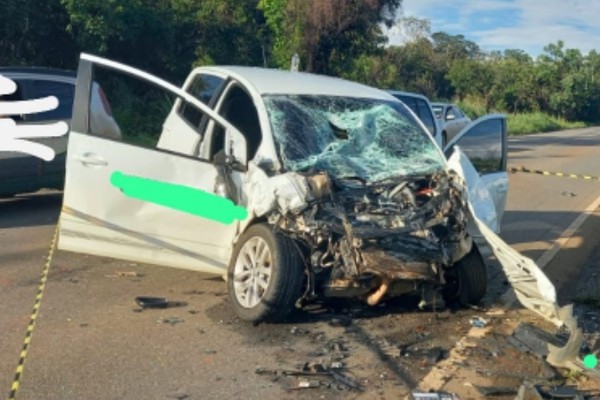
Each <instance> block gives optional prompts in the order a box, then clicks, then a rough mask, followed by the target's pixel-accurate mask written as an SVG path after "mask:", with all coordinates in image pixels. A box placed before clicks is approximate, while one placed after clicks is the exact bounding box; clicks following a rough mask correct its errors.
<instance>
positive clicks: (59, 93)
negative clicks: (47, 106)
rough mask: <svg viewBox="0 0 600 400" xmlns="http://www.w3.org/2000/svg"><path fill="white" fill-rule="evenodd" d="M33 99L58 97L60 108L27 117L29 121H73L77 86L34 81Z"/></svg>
mask: <svg viewBox="0 0 600 400" xmlns="http://www.w3.org/2000/svg"><path fill="white" fill-rule="evenodd" d="M31 90H32V97H33V98H36V99H38V98H41V97H46V96H56V98H57V99H58V107H57V108H56V109H54V110H50V111H46V112H43V113H37V114H31V115H28V116H27V120H28V121H54V120H67V119H71V113H72V111H73V97H74V96H75V85H74V84H71V83H65V82H56V81H50V80H33V81H32V82H31Z"/></svg>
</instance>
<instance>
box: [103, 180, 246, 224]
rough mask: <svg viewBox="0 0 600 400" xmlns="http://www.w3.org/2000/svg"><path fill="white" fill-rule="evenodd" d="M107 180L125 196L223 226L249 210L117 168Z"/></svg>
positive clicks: (218, 198)
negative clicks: (129, 173) (123, 171)
mask: <svg viewBox="0 0 600 400" xmlns="http://www.w3.org/2000/svg"><path fill="white" fill-rule="evenodd" d="M110 183H111V184H112V185H113V186H115V187H116V188H118V189H120V190H121V192H122V193H123V194H124V195H125V196H129V197H133V198H134V199H139V200H143V201H147V202H150V203H154V204H159V205H161V206H164V207H169V208H172V209H174V210H177V211H182V212H186V213H188V214H193V215H197V216H199V217H203V218H207V219H212V220H213V221H217V222H220V223H222V224H226V225H230V224H231V223H232V222H233V221H234V220H236V219H238V220H243V219H245V218H246V217H247V216H248V211H247V210H246V209H245V208H244V207H239V206H236V205H235V204H234V203H233V202H232V201H231V200H229V199H226V198H223V197H220V196H217V195H215V194H212V193H208V192H205V191H203V190H199V189H194V188H191V187H188V186H183V185H177V184H173V183H168V182H161V181H155V180H152V179H147V178H141V177H138V176H131V175H125V174H124V173H122V172H120V171H115V172H113V173H112V175H111V176H110Z"/></svg>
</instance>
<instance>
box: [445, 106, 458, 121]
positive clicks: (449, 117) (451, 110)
mask: <svg viewBox="0 0 600 400" xmlns="http://www.w3.org/2000/svg"><path fill="white" fill-rule="evenodd" d="M456 118H458V115H456V113H455V111H454V107H448V109H447V110H446V121H452V120H454V119H456Z"/></svg>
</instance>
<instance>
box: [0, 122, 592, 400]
mask: <svg viewBox="0 0 600 400" xmlns="http://www.w3.org/2000/svg"><path fill="white" fill-rule="evenodd" d="M599 144H600V129H598V128H590V129H583V130H577V131H565V132H559V133H551V134H543V135H535V136H527V137H521V138H512V139H511V140H510V161H509V164H510V166H526V167H528V168H531V169H543V170H549V171H560V172H566V173H577V174H587V175H596V174H597V175H600V157H599V155H600V146H598V145H599ZM599 196H600V182H594V181H584V180H576V179H567V178H560V177H547V176H541V175H534V174H523V173H516V174H511V176H510V190H509V199H508V205H507V212H506V214H505V217H504V221H503V226H502V229H503V232H502V236H503V237H504V239H505V240H506V241H507V242H508V243H510V244H511V245H513V246H514V247H515V248H516V249H517V250H519V251H521V252H523V254H525V255H527V256H529V257H531V258H533V259H534V260H538V259H540V258H542V257H543V256H544V254H548V253H547V251H548V250H549V249H550V248H551V247H552V245H553V244H554V243H555V242H556V240H557V239H558V238H560V237H561V235H563V239H564V240H563V242H561V249H560V251H559V252H558V253H557V255H556V256H555V257H554V258H558V257H563V258H565V260H567V261H569V262H572V263H575V261H574V260H576V259H577V258H578V257H580V258H581V257H582V255H581V254H587V253H585V252H583V251H582V249H587V248H590V247H594V246H595V244H596V243H597V242H598V239H597V236H595V235H594V234H593V233H589V234H588V233H585V231H582V230H576V231H575V232H574V235H573V236H572V237H571V236H569V235H568V236H569V237H566V236H565V231H568V228H569V227H570V226H571V227H572V224H573V222H574V221H576V220H577V219H578V218H579V217H580V215H581V213H582V212H583V211H584V210H586V209H589V208H590V205H591V204H592V203H594V201H595V200H596V199H597V198H598V197H599ZM60 203H61V198H60V195H59V194H55V193H40V194H36V195H31V196H23V197H20V198H17V199H12V200H2V201H0V333H1V334H0V355H1V356H0V393H2V392H1V391H4V392H3V393H6V394H8V392H9V390H10V388H11V384H12V382H13V378H14V375H15V368H16V367H17V363H18V361H19V354H20V351H21V348H22V345H23V340H24V337H25V332H26V330H27V325H28V323H29V319H30V315H31V311H32V307H33V303H34V299H35V296H36V292H37V291H38V286H39V278H40V273H41V272H42V270H43V268H44V263H45V258H46V255H47V252H48V247H49V244H50V241H51V238H52V235H53V231H54V225H55V223H56V220H57V216H58V210H59V207H60ZM596 218H597V217H596V215H594V214H592V215H591V216H590V217H589V218H588V221H587V223H590V222H592V223H593V222H594V219H596ZM581 232H584V233H583V234H582V233H581ZM550 266H551V263H549V268H550ZM569 267H570V266H569V265H568V263H565V264H561V266H559V267H554V268H555V270H554V272H553V279H556V280H560V279H563V277H564V275H565V274H563V273H562V271H563V269H568V268H569ZM123 272H124V273H125V274H121V273H123ZM131 273H135V275H136V276H131ZM122 275H124V276H122ZM567 275H568V274H567ZM141 295H149V296H152V295H154V296H166V297H168V298H171V299H173V300H176V301H181V302H186V303H187V304H186V305H184V306H181V307H175V308H169V309H165V310H146V311H143V312H135V311H134V309H135V308H136V306H135V303H134V298H135V297H136V296H141ZM345 314H351V315H352V316H353V317H354V322H353V324H352V326H351V327H341V326H336V325H335V324H333V326H332V324H330V323H329V322H331V318H332V315H333V316H336V315H338V314H332V311H331V310H329V309H318V308H316V309H315V311H314V312H313V313H306V314H304V315H301V316H299V317H297V319H296V320H294V321H292V322H291V323H289V324H281V325H259V326H257V327H253V326H251V325H248V324H244V323H241V322H240V321H238V320H237V319H236V318H235V316H234V314H233V312H232V311H231V309H230V307H229V304H228V301H227V298H226V287H225V284H224V283H223V282H222V281H221V279H220V278H214V277H211V276H207V275H202V274H198V273H194V272H188V271H183V270H175V269H169V268H160V267H154V266H148V265H139V264H131V263H128V262H124V261H119V260H112V259H106V258H97V257H91V256H89V257H88V256H85V255H79V254H73V253H67V252H61V251H58V252H56V254H55V256H54V259H53V262H52V265H51V267H50V273H49V277H48V282H47V286H46V289H45V291H44V295H43V297H42V299H41V311H40V315H39V317H38V319H37V320H36V325H35V329H34V330H33V335H32V342H31V346H30V348H29V351H28V353H27V355H26V358H25V362H24V373H23V375H22V379H21V385H20V387H19V389H18V392H17V397H18V398H19V399H169V398H179V399H212V398H221V399H229V398H232V399H234V398H242V397H244V398H248V399H254V398H256V399H259V398H260V399H281V398H311V399H312V398H315V396H316V397H320V398H348V397H350V398H365V399H370V398H374V397H377V398H398V397H399V396H401V395H403V394H406V393H407V390H408V388H410V387H412V386H414V385H415V384H416V383H417V382H418V381H419V380H420V379H421V378H422V377H423V376H425V374H426V373H427V372H428V370H429V369H430V368H431V366H430V365H429V364H427V363H425V364H418V363H415V362H414V361H411V359H410V357H408V358H407V361H404V360H396V359H394V360H395V361H393V362H391V361H390V360H389V359H388V358H387V357H385V355H384V354H382V353H385V352H386V351H387V350H386V349H388V350H389V347H390V346H389V343H388V342H386V340H387V341H390V340H396V341H398V342H400V341H406V340H412V341H413V342H418V341H419V340H426V339H427V340H430V342H431V343H433V344H436V345H439V346H441V347H444V348H448V347H451V346H452V345H453V344H454V343H455V342H456V340H458V339H459V338H460V337H462V336H463V335H464V334H465V332H466V331H467V330H468V327H469V326H468V322H467V321H468V318H470V317H471V316H472V315H473V311H471V310H465V311H459V312H451V313H450V312H448V313H435V314H434V313H421V312H416V311H415V310H414V308H411V307H410V306H406V305H392V306H388V308H387V309H382V308H378V309H376V310H366V311H365V310H362V309H357V310H354V309H352V310H346V311H345ZM429 335H431V337H433V339H431V338H429V339H428V337H429ZM307 360H308V361H323V360H324V361H325V362H328V361H332V360H334V361H335V360H341V361H343V362H344V363H345V364H346V366H347V367H348V368H349V369H350V371H351V373H352V375H353V376H355V377H356V378H357V379H358V380H359V381H360V382H361V383H362V384H363V385H364V386H365V391H364V392H348V391H347V390H342V387H340V388H338V387H337V385H336V384H334V385H333V386H332V387H330V388H323V387H321V388H320V389H315V390H316V391H313V390H312V389H311V390H304V391H297V392H289V391H286V390H285V389H286V387H287V386H289V385H290V384H294V382H295V381H288V380H286V379H283V378H279V379H273V378H272V377H268V376H259V375H256V374H255V369H256V368H258V367H264V368H281V367H282V366H285V367H287V368H293V367H295V366H296V364H302V363H304V362H305V361H307ZM342 386H343V385H342Z"/></svg>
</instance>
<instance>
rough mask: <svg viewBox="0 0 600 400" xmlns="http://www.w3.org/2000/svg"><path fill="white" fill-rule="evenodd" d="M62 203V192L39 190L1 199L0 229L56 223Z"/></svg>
mask: <svg viewBox="0 0 600 400" xmlns="http://www.w3.org/2000/svg"><path fill="white" fill-rule="evenodd" d="M61 204H62V193H61V192H39V193H33V194H29V195H19V196H16V197H13V198H9V199H2V200H0V229H5V228H19V227H28V226H44V225H54V224H56V222H57V221H58V215H59V212H60V207H61Z"/></svg>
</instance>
